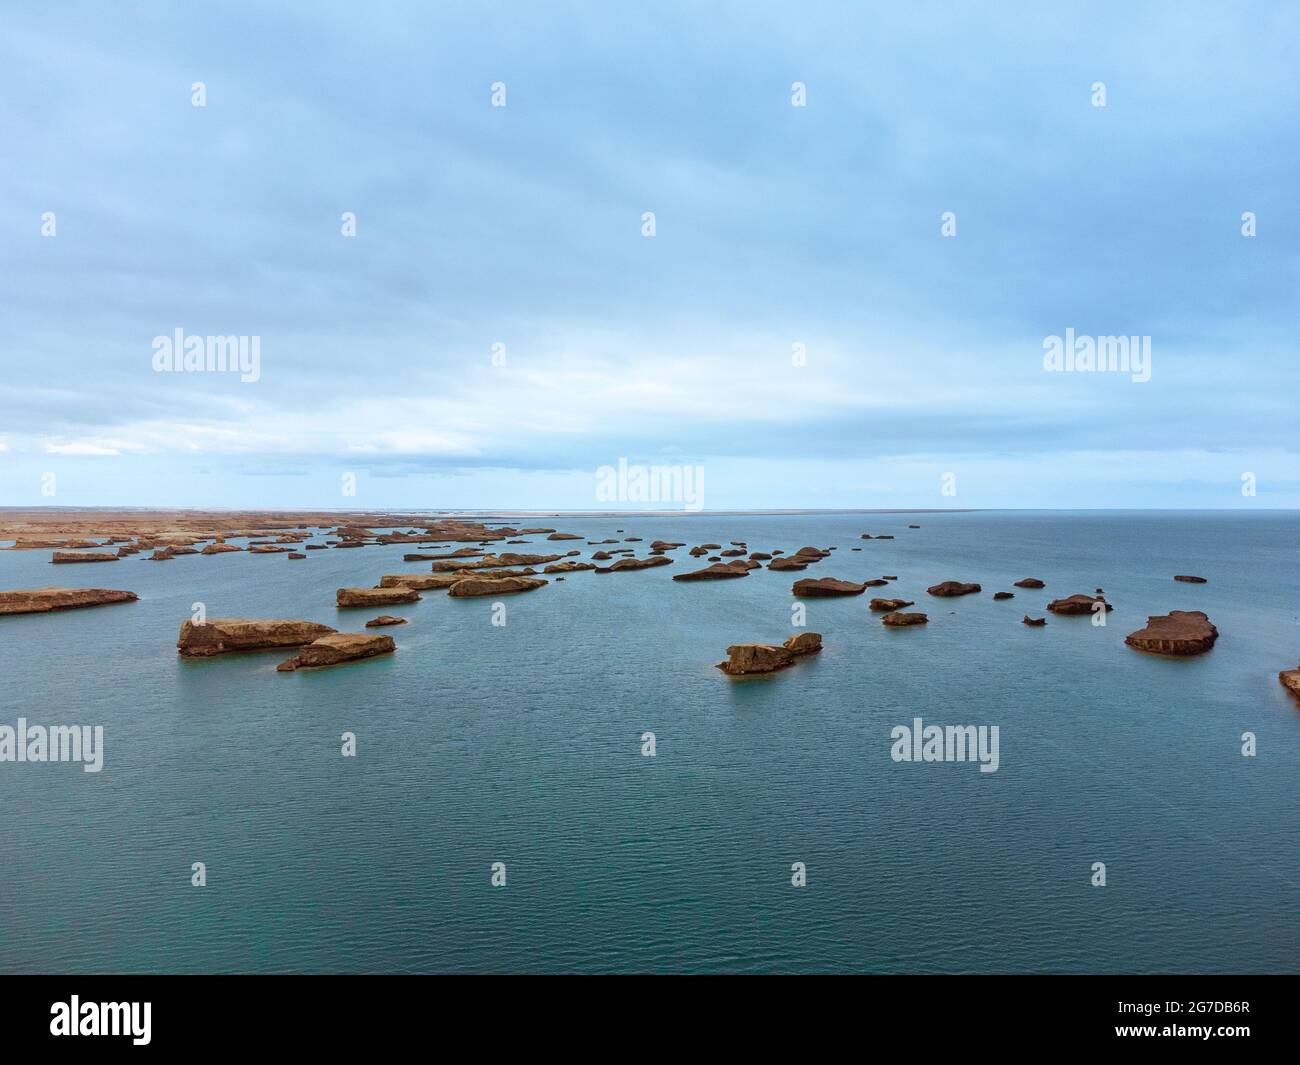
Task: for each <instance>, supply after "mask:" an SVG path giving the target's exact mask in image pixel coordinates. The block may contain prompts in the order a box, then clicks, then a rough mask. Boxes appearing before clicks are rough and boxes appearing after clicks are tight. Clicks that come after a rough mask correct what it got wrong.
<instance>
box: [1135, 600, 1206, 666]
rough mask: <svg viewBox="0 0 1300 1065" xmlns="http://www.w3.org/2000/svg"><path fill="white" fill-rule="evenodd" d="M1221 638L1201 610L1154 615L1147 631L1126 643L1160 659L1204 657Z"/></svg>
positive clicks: (1137, 633)
mask: <svg viewBox="0 0 1300 1065" xmlns="http://www.w3.org/2000/svg"><path fill="white" fill-rule="evenodd" d="M1218 638H1219V630H1218V629H1216V628H1215V627H1214V626H1213V625H1212V624H1211V623H1210V619H1209V618H1208V617H1206V616H1205V614H1203V613H1202V612H1201V611H1199V610H1171V611H1170V612H1169V613H1168V614H1153V615H1152V616H1150V617H1148V618H1147V624H1146V628H1144V629H1138V631H1137V632H1132V633H1129V635H1128V636H1127V637H1126V638H1125V640H1124V642H1125V643H1126V644H1128V645H1129V646H1130V647H1133V648H1136V649H1137V650H1139V651H1147V652H1149V653H1151V654H1157V655H1203V654H1205V652H1206V651H1208V650H1209V649H1210V648H1211V647H1213V646H1214V641H1215V640H1217V639H1218Z"/></svg>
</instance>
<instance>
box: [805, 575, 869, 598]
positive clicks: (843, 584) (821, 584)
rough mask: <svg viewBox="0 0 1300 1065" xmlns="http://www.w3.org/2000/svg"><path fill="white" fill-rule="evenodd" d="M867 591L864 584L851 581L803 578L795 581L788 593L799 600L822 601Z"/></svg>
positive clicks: (830, 578) (832, 578)
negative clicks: (831, 597) (830, 597)
mask: <svg viewBox="0 0 1300 1065" xmlns="http://www.w3.org/2000/svg"><path fill="white" fill-rule="evenodd" d="M866 590H867V586H866V585H865V584H854V583H853V582H852V581H839V580H836V579H835V578H834V577H805V578H804V579H803V580H801V581H795V582H794V585H793V587H792V588H791V589H790V591H791V592H792V593H793V594H794V595H795V596H797V597H798V598H800V599H824V598H827V597H829V596H837V595H861V594H862V593H863V592H865V591H866Z"/></svg>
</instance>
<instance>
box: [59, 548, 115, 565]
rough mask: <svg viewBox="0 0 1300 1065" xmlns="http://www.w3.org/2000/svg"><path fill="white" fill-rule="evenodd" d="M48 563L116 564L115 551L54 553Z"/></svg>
mask: <svg viewBox="0 0 1300 1065" xmlns="http://www.w3.org/2000/svg"><path fill="white" fill-rule="evenodd" d="M50 561H51V562H54V563H59V564H66V563H69V562H116V561H117V552H115V551H55V552H54V554H53V555H52V556H51V557H50Z"/></svg>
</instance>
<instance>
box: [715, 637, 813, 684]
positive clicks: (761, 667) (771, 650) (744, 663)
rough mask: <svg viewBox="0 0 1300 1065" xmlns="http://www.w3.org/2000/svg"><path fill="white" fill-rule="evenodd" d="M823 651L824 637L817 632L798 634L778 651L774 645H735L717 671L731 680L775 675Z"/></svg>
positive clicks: (729, 648)
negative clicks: (757, 675)
mask: <svg viewBox="0 0 1300 1065" xmlns="http://www.w3.org/2000/svg"><path fill="white" fill-rule="evenodd" d="M821 649H822V638H821V634H820V633H816V632H801V633H798V634H797V635H795V636H791V637H790V638H789V639H787V640H786V641H785V643H784V644H782V645H780V646H779V647H778V646H777V645H776V644H771V643H735V644H732V645H731V646H730V647H728V648H727V661H725V662H719V663H718V668H719V669H720V670H722V672H724V673H726V674H727V675H728V676H732V677H743V676H748V675H751V674H754V673H775V672H776V671H777V670H778V669H785V668H786V667H787V666H792V665H794V663H795V662H796V661H798V660H799V659H800V658H802V657H804V656H805V655H810V654H816V653H817V652H818V651H820V650H821Z"/></svg>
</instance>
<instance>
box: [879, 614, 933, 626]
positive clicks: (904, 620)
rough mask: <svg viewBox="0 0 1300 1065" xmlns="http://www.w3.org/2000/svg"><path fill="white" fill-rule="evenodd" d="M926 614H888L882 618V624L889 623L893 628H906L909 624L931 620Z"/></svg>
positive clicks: (922, 623)
mask: <svg viewBox="0 0 1300 1065" xmlns="http://www.w3.org/2000/svg"><path fill="white" fill-rule="evenodd" d="M929 620H930V619H929V618H928V617H927V616H926V615H925V614H899V613H892V614H886V615H885V616H884V617H883V618H881V619H880V621H881V624H884V625H888V626H890V627H891V628H904V627H906V626H908V625H925V624H927V623H928V622H929Z"/></svg>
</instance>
